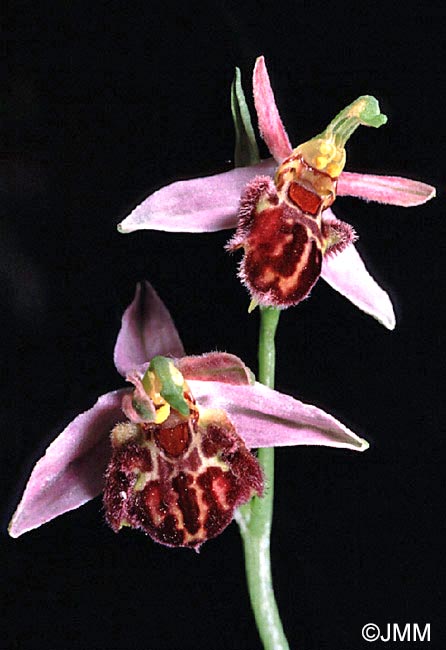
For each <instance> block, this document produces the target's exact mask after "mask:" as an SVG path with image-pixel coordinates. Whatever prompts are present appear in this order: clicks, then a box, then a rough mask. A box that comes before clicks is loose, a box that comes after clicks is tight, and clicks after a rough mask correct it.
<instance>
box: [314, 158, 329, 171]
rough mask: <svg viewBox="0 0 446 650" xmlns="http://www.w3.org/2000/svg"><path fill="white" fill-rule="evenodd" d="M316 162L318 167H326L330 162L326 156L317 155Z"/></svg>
mask: <svg viewBox="0 0 446 650" xmlns="http://www.w3.org/2000/svg"><path fill="white" fill-rule="evenodd" d="M315 163H316V164H315V167H316V169H324V167H326V165H327V163H328V158H326V157H325V156H317V157H316V161H315Z"/></svg>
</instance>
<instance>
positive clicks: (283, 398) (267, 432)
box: [188, 381, 369, 451]
mask: <svg viewBox="0 0 446 650" xmlns="http://www.w3.org/2000/svg"><path fill="white" fill-rule="evenodd" d="M188 383H189V386H190V388H191V391H192V393H193V395H194V397H195V399H196V400H197V404H198V405H199V406H202V407H205V408H221V409H223V410H225V411H226V413H227V414H228V416H229V419H230V420H231V421H232V423H233V424H234V426H235V428H236V430H237V433H238V434H239V435H240V436H241V437H242V438H243V440H244V441H245V443H246V445H247V446H248V447H251V448H252V447H281V446H291V445H323V446H326V447H344V448H346V449H354V450H357V451H364V450H365V449H367V448H368V446H369V445H368V443H367V442H366V441H365V440H363V439H362V438H359V437H358V436H357V435H356V434H355V433H353V432H352V431H350V430H349V429H347V427H346V426H344V425H343V424H342V423H341V422H339V421H338V420H336V419H335V418H334V417H333V416H332V415H329V414H328V413H324V411H322V410H321V409H319V408H317V407H316V406H312V405H311V404H304V403H303V402H300V401H299V400H297V399H294V398H293V397H290V396H289V395H283V394H282V393H279V392H278V391H275V390H272V389H271V388H267V386H263V385H262V384H259V383H256V384H254V385H253V386H231V385H230V384H222V383H219V382H204V381H189V382H188Z"/></svg>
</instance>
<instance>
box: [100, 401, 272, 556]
mask: <svg viewBox="0 0 446 650" xmlns="http://www.w3.org/2000/svg"><path fill="white" fill-rule="evenodd" d="M189 405H190V407H191V415H190V416H189V417H188V418H186V417H184V416H181V415H179V414H178V413H177V412H174V411H173V412H171V415H170V416H169V418H168V419H167V420H166V421H165V422H163V423H162V424H152V423H139V424H138V423H132V422H127V423H123V424H118V425H116V427H115V428H114V429H113V432H112V447H113V454H112V458H111V460H110V463H109V466H108V469H107V472H106V481H105V490H104V506H105V511H106V519H107V521H108V523H109V524H110V526H111V527H112V528H113V530H114V531H115V532H118V531H119V530H120V529H121V528H122V527H123V526H131V527H132V528H140V529H142V530H144V531H145V532H146V533H147V534H148V535H150V537H151V538H152V539H154V540H155V541H157V542H160V543H161V544H165V545H166V546H186V547H191V548H194V549H196V550H198V549H199V547H200V546H201V544H202V543H203V542H205V541H206V540H208V539H211V538H213V537H215V536H216V535H218V534H219V533H221V532H222V530H223V529H224V528H226V526H227V525H228V524H229V523H230V522H231V520H232V519H233V516H234V510H235V508H236V507H238V506H239V505H241V504H242V503H245V502H246V501H248V500H249V499H250V498H251V497H252V496H253V495H254V494H258V495H259V496H261V494H262V491H263V478H262V471H261V469H260V466H259V464H258V462H257V460H256V458H255V457H254V456H253V455H252V454H251V453H250V452H249V450H248V449H247V447H246V446H245V443H244V442H243V440H242V439H241V438H240V437H239V436H238V435H237V433H236V431H235V429H234V427H233V425H232V424H231V422H230V421H229V419H228V418H227V416H226V414H225V412H224V411H221V410H219V409H200V410H199V409H198V408H197V407H196V406H195V405H193V404H192V402H190V404H189Z"/></svg>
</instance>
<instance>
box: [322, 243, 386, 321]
mask: <svg viewBox="0 0 446 650" xmlns="http://www.w3.org/2000/svg"><path fill="white" fill-rule="evenodd" d="M321 277H322V278H323V279H324V280H325V282H328V284H329V285H330V286H331V287H333V289H335V290H336V291H338V292H339V293H341V294H342V295H343V296H345V297H346V298H347V299H348V300H350V302H352V303H353V304H354V305H356V307H359V309H362V311H364V312H365V313H366V314H369V315H370V316H373V318H376V320H377V321H379V322H380V323H382V325H384V327H387V329H389V330H393V329H395V313H394V311H393V307H392V303H391V301H390V298H389V296H388V295H387V293H386V292H385V291H384V290H383V289H381V287H380V286H379V285H378V284H377V283H376V282H375V280H374V279H373V278H372V276H371V275H370V273H369V272H368V271H367V269H366V267H365V265H364V262H363V261H362V259H361V257H360V255H359V253H358V251H357V250H356V248H355V247H354V246H353V244H349V245H348V246H347V247H346V248H345V249H344V250H343V251H341V252H340V253H337V254H336V255H325V257H324V260H323V262H322V272H321Z"/></svg>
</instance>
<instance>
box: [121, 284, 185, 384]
mask: <svg viewBox="0 0 446 650" xmlns="http://www.w3.org/2000/svg"><path fill="white" fill-rule="evenodd" d="M158 354H160V355H163V356H173V357H182V356H183V355H184V348H183V344H182V343H181V339H180V337H179V334H178V332H177V329H176V327H175V325H174V323H173V320H172V318H171V316H170V314H169V312H168V310H167V308H166V306H165V305H164V303H163V301H162V300H161V298H160V297H159V296H158V294H157V293H156V291H155V289H154V288H153V287H152V285H151V284H150V283H149V282H147V281H145V282H144V283H142V282H140V283H138V284H137V285H136V291H135V297H134V298H133V301H132V302H131V303H130V305H129V306H128V307H127V309H126V310H125V312H124V315H123V317H122V325H121V329H120V331H119V334H118V338H117V339H116V345H115V352H114V361H115V366H116V368H117V370H118V372H119V373H121V375H122V376H123V377H126V375H127V373H128V372H130V371H131V370H133V369H134V368H136V367H138V366H140V365H141V364H142V363H145V362H146V361H150V360H151V359H153V357H155V356H157V355H158Z"/></svg>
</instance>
